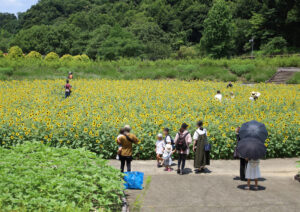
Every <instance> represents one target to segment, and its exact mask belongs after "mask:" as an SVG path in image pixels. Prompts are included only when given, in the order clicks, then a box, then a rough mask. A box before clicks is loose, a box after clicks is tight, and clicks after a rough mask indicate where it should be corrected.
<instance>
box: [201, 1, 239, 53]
mask: <svg viewBox="0 0 300 212" xmlns="http://www.w3.org/2000/svg"><path fill="white" fill-rule="evenodd" d="M233 32H234V25H233V22H232V15H231V12H230V9H229V7H228V6H227V3H226V2H225V1H224V0H216V1H214V4H213V6H212V8H211V9H210V11H209V13H208V15H207V18H206V19H205V21H204V31H203V37H202V39H201V48H202V49H203V50H204V51H206V52H207V54H208V55H209V56H211V57H214V58H222V57H228V56H230V55H231V54H232V49H233V48H234V42H233Z"/></svg>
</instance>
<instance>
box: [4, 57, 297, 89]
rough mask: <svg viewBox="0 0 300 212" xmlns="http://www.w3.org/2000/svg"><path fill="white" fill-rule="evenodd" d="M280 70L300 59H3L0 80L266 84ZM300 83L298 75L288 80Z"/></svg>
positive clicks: (295, 63)
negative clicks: (68, 77)
mask: <svg viewBox="0 0 300 212" xmlns="http://www.w3.org/2000/svg"><path fill="white" fill-rule="evenodd" d="M278 67H300V58H299V57H297V56H293V57H285V58H280V57H275V58H259V59H254V60H251V59H246V60H242V59H220V60H213V59H208V58H204V59H190V60H173V59H166V60H158V61H140V60H135V59H123V60H119V61H89V62H81V61H75V60H73V61H61V60H57V61H50V62H49V61H45V60H31V59H25V58H24V59H19V60H10V59H8V58H1V59H0V80H22V79H58V78H65V77H66V75H67V73H68V72H69V71H71V72H73V73H74V76H75V77H76V78H105V79H126V80H129V79H173V78H177V79H182V80H198V79H200V80H217V81H243V82H264V81H266V80H268V79H269V78H270V77H271V76H272V75H273V74H274V73H275V72H276V69H277V68H278ZM289 82H290V83H299V82H300V74H299V73H297V74H295V76H294V77H293V78H292V79H291V80H290V81H289Z"/></svg>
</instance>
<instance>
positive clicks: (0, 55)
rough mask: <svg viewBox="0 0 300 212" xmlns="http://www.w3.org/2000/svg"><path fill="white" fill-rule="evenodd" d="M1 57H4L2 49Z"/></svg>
mask: <svg viewBox="0 0 300 212" xmlns="http://www.w3.org/2000/svg"><path fill="white" fill-rule="evenodd" d="M1 57H4V55H3V51H1V50H0V58H1Z"/></svg>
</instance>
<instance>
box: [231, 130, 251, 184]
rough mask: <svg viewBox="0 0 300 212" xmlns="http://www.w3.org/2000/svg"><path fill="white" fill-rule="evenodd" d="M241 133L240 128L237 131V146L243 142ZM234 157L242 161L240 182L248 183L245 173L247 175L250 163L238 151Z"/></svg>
mask: <svg viewBox="0 0 300 212" xmlns="http://www.w3.org/2000/svg"><path fill="white" fill-rule="evenodd" d="M239 131H240V127H237V128H236V130H235V134H236V140H237V144H238V142H239V141H240V140H241V138H240V135H239ZM234 157H235V158H239V159H240V180H242V181H246V178H245V173H246V168H247V164H248V161H247V160H246V159H245V158H241V157H240V155H239V153H238V152H237V151H236V149H235V151H234Z"/></svg>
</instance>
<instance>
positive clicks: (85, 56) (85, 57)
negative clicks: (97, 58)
mask: <svg viewBox="0 0 300 212" xmlns="http://www.w3.org/2000/svg"><path fill="white" fill-rule="evenodd" d="M81 60H82V61H84V62H88V61H90V58H89V56H87V55H86V54H82V55H81Z"/></svg>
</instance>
